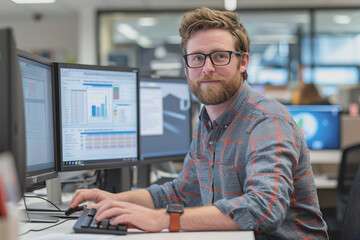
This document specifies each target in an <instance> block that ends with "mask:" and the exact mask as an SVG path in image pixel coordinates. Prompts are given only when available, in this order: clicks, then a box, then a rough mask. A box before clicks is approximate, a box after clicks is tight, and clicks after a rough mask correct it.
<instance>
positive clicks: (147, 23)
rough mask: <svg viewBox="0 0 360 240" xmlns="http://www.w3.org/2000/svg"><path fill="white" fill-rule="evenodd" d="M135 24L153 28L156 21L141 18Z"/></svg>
mask: <svg viewBox="0 0 360 240" xmlns="http://www.w3.org/2000/svg"><path fill="white" fill-rule="evenodd" d="M137 24H138V25H139V26H141V27H153V26H156V25H157V21H156V19H155V18H150V17H142V18H139V20H138V21H137Z"/></svg>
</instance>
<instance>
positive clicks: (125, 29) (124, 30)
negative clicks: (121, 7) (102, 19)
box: [117, 23, 140, 40]
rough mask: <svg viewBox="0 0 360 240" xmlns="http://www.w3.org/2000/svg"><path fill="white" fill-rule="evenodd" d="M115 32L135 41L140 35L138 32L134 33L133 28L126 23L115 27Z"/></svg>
mask: <svg viewBox="0 0 360 240" xmlns="http://www.w3.org/2000/svg"><path fill="white" fill-rule="evenodd" d="M117 30H118V32H119V33H121V34H122V35H124V36H125V37H126V38H128V39H130V40H136V39H137V38H138V37H139V35H140V34H139V33H138V31H136V30H135V29H134V28H133V27H131V26H130V25H129V24H126V23H122V24H119V25H118V26H117Z"/></svg>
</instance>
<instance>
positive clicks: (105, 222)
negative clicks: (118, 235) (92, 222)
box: [99, 219, 109, 228]
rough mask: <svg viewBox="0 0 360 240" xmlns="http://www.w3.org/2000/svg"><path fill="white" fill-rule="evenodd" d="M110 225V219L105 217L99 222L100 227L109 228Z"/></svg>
mask: <svg viewBox="0 0 360 240" xmlns="http://www.w3.org/2000/svg"><path fill="white" fill-rule="evenodd" d="M108 225H109V219H104V220H102V221H101V223H100V224H99V228H107V227H108Z"/></svg>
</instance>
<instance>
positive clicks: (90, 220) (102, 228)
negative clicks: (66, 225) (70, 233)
mask: <svg viewBox="0 0 360 240" xmlns="http://www.w3.org/2000/svg"><path fill="white" fill-rule="evenodd" d="M95 214H96V209H95V208H92V209H85V210H84V211H83V213H82V214H81V215H80V217H79V219H78V220H77V221H76V223H75V225H74V227H73V229H74V231H75V232H76V233H98V234H116V235H125V234H127V228H126V225H124V224H119V225H117V226H115V225H110V223H109V219H104V220H103V221H101V222H97V221H96V220H95V218H94V217H95Z"/></svg>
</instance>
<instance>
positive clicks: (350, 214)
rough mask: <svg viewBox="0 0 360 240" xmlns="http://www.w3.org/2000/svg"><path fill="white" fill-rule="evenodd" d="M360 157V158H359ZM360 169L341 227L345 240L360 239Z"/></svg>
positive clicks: (342, 237) (351, 190) (342, 236)
mask: <svg viewBox="0 0 360 240" xmlns="http://www.w3.org/2000/svg"><path fill="white" fill-rule="evenodd" d="M359 157H360V156H359ZM359 189H360V167H359V168H358V170H357V172H356V176H355V179H354V182H353V184H352V187H351V189H350V193H349V198H348V201H347V204H346V208H345V214H344V219H343V222H342V226H341V238H340V239H344V240H358V239H360V227H359V226H360V191H359Z"/></svg>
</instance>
